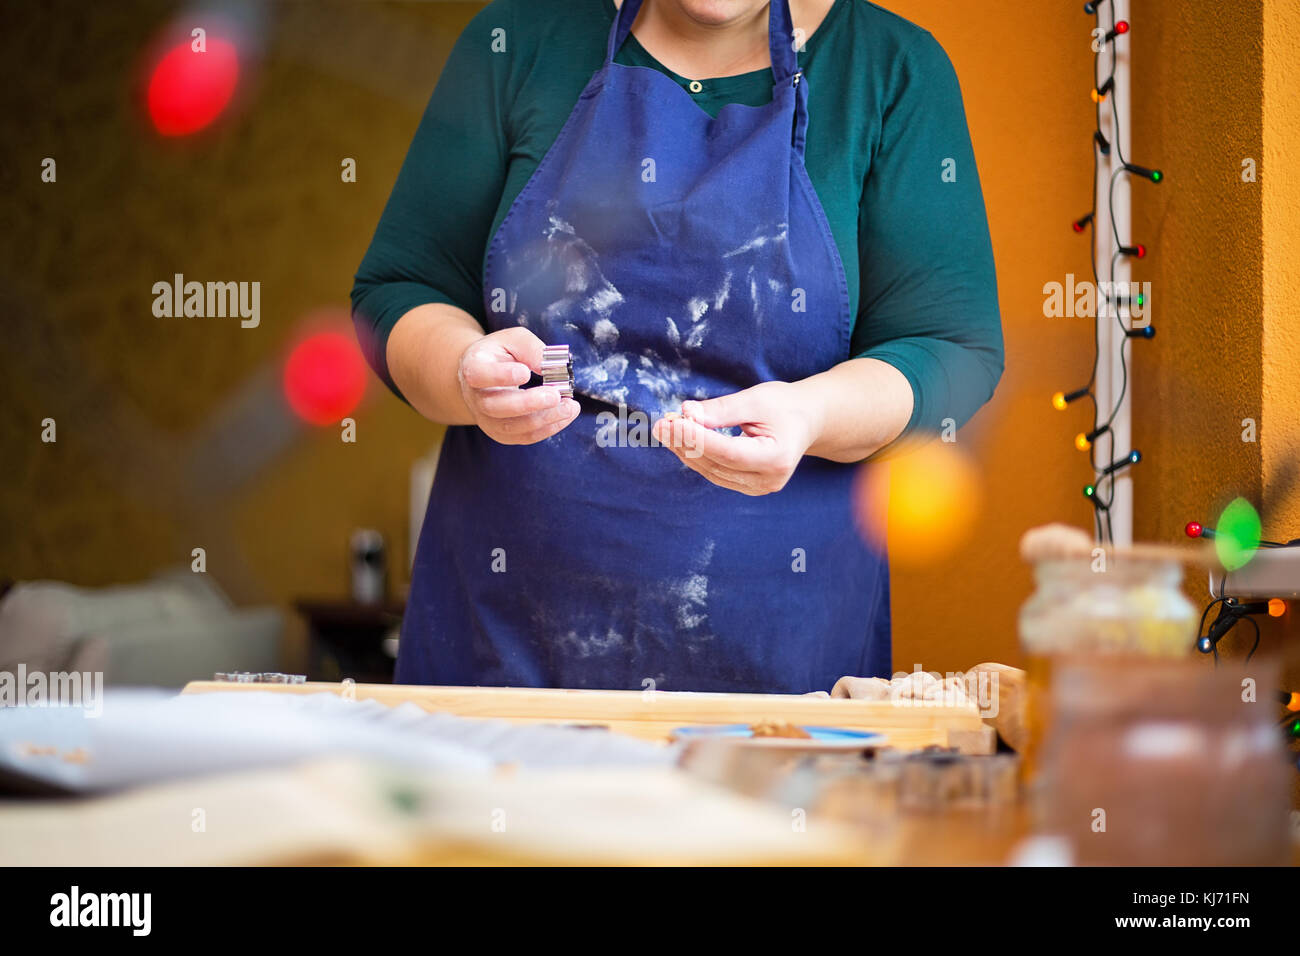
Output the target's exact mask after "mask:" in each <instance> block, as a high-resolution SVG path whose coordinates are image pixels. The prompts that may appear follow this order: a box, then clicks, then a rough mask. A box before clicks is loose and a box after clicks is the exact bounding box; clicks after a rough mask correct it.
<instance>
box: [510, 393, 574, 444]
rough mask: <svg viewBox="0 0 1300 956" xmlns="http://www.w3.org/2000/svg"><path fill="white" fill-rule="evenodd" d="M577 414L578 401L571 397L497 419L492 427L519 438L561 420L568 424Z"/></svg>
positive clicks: (543, 429)
mask: <svg viewBox="0 0 1300 956" xmlns="http://www.w3.org/2000/svg"><path fill="white" fill-rule="evenodd" d="M577 414H578V403H577V402H575V401H574V400H573V399H571V398H570V399H565V400H564V402H563V403H562V404H560V405H557V406H556V407H554V408H547V409H544V410H542V411H540V412H531V413H530V414H527V415H517V416H515V417H513V418H501V419H497V420H496V421H495V422H493V423H492V428H493V430H494V431H496V432H498V433H499V434H502V435H509V436H510V437H511V438H515V439H519V438H523V437H525V436H527V435H531V434H533V433H534V432H541V431H545V430H546V429H548V428H550V427H551V426H552V425H554V424H557V423H560V422H563V423H565V424H567V423H568V422H570V421H572V420H573V419H574V418H576V417H577Z"/></svg>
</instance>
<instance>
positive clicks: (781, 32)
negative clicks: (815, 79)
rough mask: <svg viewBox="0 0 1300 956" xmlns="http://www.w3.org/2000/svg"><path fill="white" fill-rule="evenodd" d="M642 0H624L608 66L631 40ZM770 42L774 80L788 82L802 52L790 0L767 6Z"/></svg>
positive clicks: (611, 36) (774, 0)
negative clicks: (798, 46) (799, 49)
mask: <svg viewBox="0 0 1300 956" xmlns="http://www.w3.org/2000/svg"><path fill="white" fill-rule="evenodd" d="M641 3H642V0H623V5H622V6H620V7H619V9H618V15H617V16H615V17H614V25H613V26H611V27H610V29H609V45H608V46H607V48H606V50H605V65H606V66H608V65H609V64H610V63H612V62H613V61H614V57H615V55H616V54H617V53H618V51H619V49H621V48H622V46H623V44H624V43H626V42H627V38H628V36H629V35H630V34H631V32H632V24H633V22H635V20H636V15H637V13H639V12H640V10H641ZM767 11H768V16H767V45H768V49H769V51H770V52H771V56H772V79H773V82H775V83H778V84H779V83H784V82H787V81H788V80H789V79H790V78H791V77H793V76H794V75H795V74H796V73H798V72H799V55H798V53H796V52H795V46H796V44H795V37H794V21H793V20H791V18H790V3H789V0H770V2H769V3H768V5H767Z"/></svg>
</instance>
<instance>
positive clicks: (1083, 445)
mask: <svg viewBox="0 0 1300 956" xmlns="http://www.w3.org/2000/svg"><path fill="white" fill-rule="evenodd" d="M1074 447H1075V448H1077V449H1079V451H1087V450H1088V449H1089V448H1091V447H1092V442H1090V441H1088V436H1087V435H1085V434H1084V433H1083V432H1079V434H1077V435H1075V436H1074Z"/></svg>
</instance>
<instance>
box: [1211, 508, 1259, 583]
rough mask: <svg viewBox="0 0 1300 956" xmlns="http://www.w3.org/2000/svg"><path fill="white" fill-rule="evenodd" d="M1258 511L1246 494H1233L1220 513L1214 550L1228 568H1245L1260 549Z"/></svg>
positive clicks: (1232, 569) (1233, 569)
mask: <svg viewBox="0 0 1300 956" xmlns="http://www.w3.org/2000/svg"><path fill="white" fill-rule="evenodd" d="M1260 531H1261V526H1260V521H1259V512H1257V511H1256V510H1255V507H1254V506H1253V505H1252V504H1251V503H1250V502H1249V501H1247V500H1246V499H1245V498H1234V499H1232V501H1230V502H1228V507H1226V508H1224V509H1223V514H1221V515H1219V523H1218V525H1217V527H1216V528H1215V529H1214V532H1215V537H1214V551H1215V553H1216V554H1217V555H1218V556H1219V561H1220V563H1222V564H1223V567H1224V568H1225V569H1226V570H1228V571H1236V570H1237V569H1238V568H1244V567H1245V566H1246V564H1247V563H1248V562H1249V561H1250V559H1251V558H1253V557H1254V556H1255V552H1256V550H1258V549H1259V538H1260Z"/></svg>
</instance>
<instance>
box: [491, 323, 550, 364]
mask: <svg viewBox="0 0 1300 956" xmlns="http://www.w3.org/2000/svg"><path fill="white" fill-rule="evenodd" d="M493 338H494V339H496V344H498V345H500V346H501V347H502V348H503V349H505V350H506V351H507V352H509V353H510V355H511V356H513V357H514V358H515V359H517V360H518V361H520V362H523V363H524V364H525V365H527V366H528V367H529V368H530V369H532V370H533V371H534V372H536V373H537V374H538V375H541V374H542V349H543V348H545V347H546V343H545V342H543V341H542V340H541V339H539V338H538V337H537V336H536V335H534V334H533V333H532V332H531V331H530V330H528V329H526V328H524V327H523V326H522V325H516V326H514V327H513V328H509V329H502V330H501V331H500V332H497V333H496V334H495V335H494V336H493Z"/></svg>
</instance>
